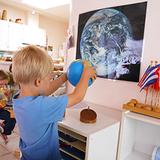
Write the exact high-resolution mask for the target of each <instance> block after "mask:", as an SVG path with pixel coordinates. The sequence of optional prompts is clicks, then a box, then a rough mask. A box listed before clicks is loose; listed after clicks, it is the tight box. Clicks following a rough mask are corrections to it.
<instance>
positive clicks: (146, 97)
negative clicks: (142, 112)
mask: <svg viewBox="0 0 160 160" xmlns="http://www.w3.org/2000/svg"><path fill="white" fill-rule="evenodd" d="M150 66H151V67H152V66H153V61H152V60H151V62H150ZM145 91H146V94H145V100H144V104H147V100H148V93H149V91H150V86H148V87H147V89H146V90H145Z"/></svg>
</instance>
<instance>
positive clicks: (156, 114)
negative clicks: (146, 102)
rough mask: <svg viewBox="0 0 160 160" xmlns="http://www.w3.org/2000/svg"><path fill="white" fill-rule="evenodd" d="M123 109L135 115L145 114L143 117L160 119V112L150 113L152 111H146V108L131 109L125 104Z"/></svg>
mask: <svg viewBox="0 0 160 160" xmlns="http://www.w3.org/2000/svg"><path fill="white" fill-rule="evenodd" d="M123 109H126V110H130V111H132V112H135V113H140V114H143V115H147V116H150V117H154V118H158V119H160V112H155V111H153V110H152V111H150V110H147V109H144V108H139V107H136V106H134V107H131V106H128V105H127V104H123Z"/></svg>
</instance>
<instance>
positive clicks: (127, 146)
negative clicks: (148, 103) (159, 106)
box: [117, 111, 160, 160]
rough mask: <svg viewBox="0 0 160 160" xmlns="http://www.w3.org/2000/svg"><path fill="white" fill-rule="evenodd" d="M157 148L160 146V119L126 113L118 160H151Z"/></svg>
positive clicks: (124, 114) (121, 132)
mask: <svg viewBox="0 0 160 160" xmlns="http://www.w3.org/2000/svg"><path fill="white" fill-rule="evenodd" d="M155 146H160V119H156V118H152V117H148V116H144V115H140V114H136V113H132V112H129V111H125V112H124V113H123V116H122V124H121V131H120V142H119V149H118V158H117V160H151V156H152V152H153V149H154V147H155Z"/></svg>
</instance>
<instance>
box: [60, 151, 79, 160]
mask: <svg viewBox="0 0 160 160" xmlns="http://www.w3.org/2000/svg"><path fill="white" fill-rule="evenodd" d="M60 153H61V156H62V160H76V159H75V158H73V157H71V156H69V155H68V154H67V153H64V152H63V151H60Z"/></svg>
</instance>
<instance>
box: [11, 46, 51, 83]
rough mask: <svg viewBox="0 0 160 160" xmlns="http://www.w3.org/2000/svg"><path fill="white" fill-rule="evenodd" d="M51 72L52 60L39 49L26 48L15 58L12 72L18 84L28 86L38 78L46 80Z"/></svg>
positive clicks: (34, 47) (16, 54)
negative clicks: (27, 84)
mask: <svg viewBox="0 0 160 160" xmlns="http://www.w3.org/2000/svg"><path fill="white" fill-rule="evenodd" d="M51 71H52V59H51V57H50V56H49V55H48V54H47V53H46V52H45V51H44V50H42V49H41V48H39V47H36V46H33V45H30V46H27V47H24V48H22V49H20V50H19V51H17V52H16V53H15V55H14V57H13V64H12V72H13V78H14V80H15V82H17V83H23V84H26V83H29V82H32V81H34V80H36V79H37V78H44V77H45V76H46V75H48V74H49V73H50V72H51Z"/></svg>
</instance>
